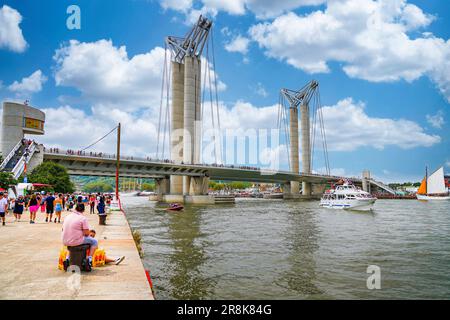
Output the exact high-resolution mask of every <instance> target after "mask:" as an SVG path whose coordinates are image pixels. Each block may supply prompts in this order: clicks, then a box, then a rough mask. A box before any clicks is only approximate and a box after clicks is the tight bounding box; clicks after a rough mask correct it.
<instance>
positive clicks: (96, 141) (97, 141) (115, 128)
mask: <svg viewBox="0 0 450 320" xmlns="http://www.w3.org/2000/svg"><path fill="white" fill-rule="evenodd" d="M118 127H119V126H115V127H114V128H113V129H112V130H111V131H109V132H108V133H107V134H105V135H104V136H103V137H101V138H99V139H97V140H95V141H94V142H93V143H91V144H90V145H88V146H87V147H84V148H79V149H80V151H84V150H87V149H89V148H91V147H93V146H94V145H96V144H97V143H99V142H100V141H102V140H103V139H105V138H106V137H107V136H109V135H110V134H111V133H113V132H114V131H116V130H117V128H118Z"/></svg>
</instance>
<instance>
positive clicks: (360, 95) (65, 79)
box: [0, 0, 450, 182]
mask: <svg viewBox="0 0 450 320" xmlns="http://www.w3.org/2000/svg"><path fill="white" fill-rule="evenodd" d="M353 3H354V0H333V1H326V0H290V1H277V2H276V6H274V5H273V4H272V2H271V1H255V0H232V1H221V0H203V1H190V0H184V1H170V0H161V1H156V0H153V1H146V0H133V1H124V0H110V1H92V0H90V1H63V0H53V1H50V0H46V1H39V2H38V1H0V10H2V11H1V12H2V14H0V100H2V101H3V100H21V101H23V100H25V99H29V100H30V101H31V103H32V105H34V106H38V107H40V108H43V109H45V110H46V112H47V124H46V126H47V135H46V136H45V137H40V138H39V140H40V141H43V142H44V143H46V144H47V145H53V146H60V147H62V146H68V147H71V148H77V147H80V146H85V145H88V144H89V143H90V142H91V141H93V140H95V139H96V138H97V137H99V136H101V135H103V133H106V132H108V131H109V129H110V128H112V127H113V125H114V123H116V122H117V121H122V122H123V123H124V135H125V138H124V141H125V144H126V145H125V147H124V152H125V153H129V154H133V153H135V154H140V155H143V154H148V155H151V154H152V153H154V152H155V141H156V138H155V135H156V126H157V118H158V114H157V110H158V108H159V90H160V83H161V80H160V78H161V71H162V70H161V68H162V66H161V62H162V61H163V60H161V59H162V52H163V51H161V50H158V48H163V47H164V38H165V36H167V35H179V36H182V35H184V34H185V33H186V31H187V30H188V29H189V28H190V25H191V24H190V22H191V21H192V19H193V17H194V18H195V17H196V16H197V15H198V13H199V12H203V13H205V14H206V15H207V16H208V17H210V18H211V19H212V20H213V21H214V42H215V54H216V72H217V75H218V79H219V81H220V82H221V83H222V84H223V88H222V89H221V90H220V91H219V99H220V101H221V108H223V113H224V115H223V119H224V124H223V126H222V127H224V126H225V127H227V123H228V124H229V125H230V127H234V126H238V127H239V126H241V127H242V126H244V127H245V126H247V125H248V126H250V124H249V123H251V124H252V125H253V127H255V126H256V129H258V128H269V127H273V123H275V122H276V119H274V110H276V108H275V107H273V106H275V105H276V104H277V102H278V92H279V90H280V89H281V88H284V87H287V88H291V89H296V88H300V87H302V86H303V85H304V84H306V83H307V82H309V81H310V80H311V79H316V80H318V81H319V83H320V93H321V100H322V104H323V105H324V106H327V108H328V109H327V108H324V112H325V115H324V116H325V125H326V129H327V130H328V128H329V130H330V131H329V135H330V136H329V140H330V151H329V157H330V165H331V168H333V170H334V172H335V173H342V174H346V175H359V174H360V172H361V171H362V170H363V169H365V168H368V169H370V170H371V171H372V173H373V175H375V176H376V177H378V178H380V179H381V180H384V181H388V182H390V181H405V180H419V179H420V177H421V176H422V175H423V172H424V167H425V165H428V166H429V167H430V168H437V167H438V166H441V165H446V171H447V172H448V171H450V139H449V136H450V135H449V133H450V125H449V114H450V112H449V110H450V106H449V101H450V62H449V61H450V42H448V40H449V39H450V3H448V1H438V0H431V1H404V0H394V1H375V0H363V1H361V2H359V3H360V6H359V7H355V6H354V5H353ZM386 3H387V4H386ZM72 4H76V5H78V6H79V7H80V9H81V30H69V29H68V28H67V27H66V19H67V18H68V16H69V15H68V14H67V13H66V9H67V7H68V6H69V5H72ZM304 4H313V5H306V6H305V5H304ZM5 6H7V8H8V10H6V9H5ZM2 8H3V9H2ZM16 12H17V14H18V15H19V16H20V18H17V14H16ZM18 19H19V20H18ZM364 19H366V20H364ZM369 26H370V27H369ZM366 27H367V30H366V29H365V28H366ZM18 29H19V30H20V32H21V34H20V32H19V33H17V30H18ZM2 32H3V33H2ZM14 32H15V33H14ZM239 38H240V40H241V41H240V42H239V41H235V40H237V39H239ZM103 39H104V40H105V41H103V42H102V41H101V40H103ZM71 40H76V41H77V42H74V41H72V42H70V41H71ZM109 41H111V42H109ZM122 46H124V47H123V48H122V51H120V49H119V48H120V47H122ZM58 49H60V51H59V52H58V55H56V52H57V50H58ZM55 55H56V56H55ZM56 57H58V59H59V60H58V59H56ZM134 58H139V59H134ZM39 70H40V72H38V71H39ZM36 72H38V73H36ZM14 83H15V85H14ZM221 114H222V111H221ZM249 118H250V119H249ZM255 119H258V120H260V121H261V123H259V124H255V123H254V122H255V121H256V120H255ZM363 131H364V132H363ZM331 135H332V136H331ZM113 143H114V141H113V140H111V141H108V140H107V141H105V143H104V144H101V145H99V146H98V148H99V149H101V150H106V151H109V150H113ZM281 149H282V148H281ZM280 152H283V151H280ZM318 157H319V158H318V159H317V163H318V167H317V168H315V169H319V167H320V166H321V163H322V162H321V161H322V160H321V158H320V156H319V154H318ZM281 158H283V156H282V155H281ZM322 166H323V164H322Z"/></svg>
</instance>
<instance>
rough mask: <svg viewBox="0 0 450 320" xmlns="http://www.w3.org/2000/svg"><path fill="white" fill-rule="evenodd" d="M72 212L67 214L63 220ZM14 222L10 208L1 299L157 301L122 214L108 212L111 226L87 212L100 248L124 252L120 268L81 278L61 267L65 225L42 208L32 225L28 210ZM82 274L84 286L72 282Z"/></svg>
mask: <svg viewBox="0 0 450 320" xmlns="http://www.w3.org/2000/svg"><path fill="white" fill-rule="evenodd" d="M67 214H68V212H63V219H64V216H66V215H67ZM22 216H23V217H22V221H21V222H14V216H13V214H12V213H11V211H10V214H9V215H8V216H7V221H6V226H3V227H2V226H0V243H1V244H2V245H1V249H0V283H1V286H0V299H4V300H12V299H14V300H16V299H18V300H24V299H25V300H134V299H136V300H153V299H154V297H153V295H152V292H151V288H150V285H149V283H148V281H147V277H146V275H145V270H144V267H143V264H142V261H141V259H140V257H139V253H138V250H137V248H136V245H135V243H134V240H133V236H132V233H131V229H130V226H129V224H128V221H127V219H126V217H125V215H124V214H123V213H122V212H112V213H111V214H109V215H108V218H107V221H106V223H107V225H106V226H100V225H98V216H97V215H96V214H89V213H88V211H87V212H85V216H86V217H87V218H88V220H89V225H90V227H91V229H95V230H96V231H97V237H96V238H97V239H98V240H99V247H100V248H103V249H105V251H106V254H107V256H112V257H114V256H121V255H124V256H125V260H124V261H123V262H122V263H121V264H120V265H118V266H116V265H114V264H108V265H105V266H103V267H98V268H94V269H93V270H92V272H90V273H86V272H82V273H81V277H78V275H74V274H72V273H66V272H64V271H61V270H59V269H58V257H59V252H60V250H61V248H62V243H61V227H62V223H61V224H57V223H53V222H52V223H46V222H45V215H44V214H43V213H40V212H38V215H37V219H36V223H35V224H30V223H29V213H28V212H24V214H23V215H22ZM77 277H78V278H79V279H80V280H81V281H80V282H79V283H80V286H77V285H75V286H74V285H73V284H71V283H74V282H73V281H76V279H77Z"/></svg>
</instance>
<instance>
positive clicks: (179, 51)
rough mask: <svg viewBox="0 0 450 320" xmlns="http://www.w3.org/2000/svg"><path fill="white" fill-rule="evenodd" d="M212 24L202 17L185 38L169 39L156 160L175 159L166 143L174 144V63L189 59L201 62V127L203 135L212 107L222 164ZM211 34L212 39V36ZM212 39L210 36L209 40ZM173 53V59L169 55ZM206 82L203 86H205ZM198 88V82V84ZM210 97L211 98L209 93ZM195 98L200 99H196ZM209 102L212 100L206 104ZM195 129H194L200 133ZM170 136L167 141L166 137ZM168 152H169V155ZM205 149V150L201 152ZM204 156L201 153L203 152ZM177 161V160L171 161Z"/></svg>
mask: <svg viewBox="0 0 450 320" xmlns="http://www.w3.org/2000/svg"><path fill="white" fill-rule="evenodd" d="M213 33H214V32H213V29H212V22H210V21H209V20H208V19H205V18H203V17H202V16H200V17H199V20H198V22H197V24H196V25H195V26H194V27H193V29H191V30H190V31H189V32H188V33H187V34H186V36H185V37H184V38H180V37H173V36H169V37H167V38H166V43H165V54H164V65H163V68H162V69H163V70H162V81H161V95H160V105H159V116H158V133H157V145H156V157H157V158H160V159H171V154H170V147H167V148H166V144H169V145H170V141H171V138H170V135H171V128H170V123H171V117H173V114H171V106H170V105H171V103H172V98H173V97H172V90H171V89H172V88H171V86H172V83H171V82H172V81H171V74H172V63H171V61H174V62H177V63H180V64H182V63H184V60H185V58H186V57H195V58H198V59H200V66H201V70H202V74H200V80H201V81H199V82H200V88H199V89H196V90H200V89H201V90H202V92H201V97H200V99H199V100H200V119H201V128H200V130H201V131H202V132H203V126H204V123H203V122H204V121H203V120H204V118H203V115H204V113H205V109H206V108H210V110H209V111H210V112H211V126H212V128H213V140H214V156H215V161H216V163H221V162H222V159H221V152H220V150H221V148H222V145H221V140H222V139H221V137H220V131H221V129H220V110H219V98H218V81H217V73H216V62H215V54H214V40H213ZM209 35H210V36H209ZM208 36H209V37H208ZM203 49H206V50H205V51H206V52H205V56H202V53H203ZM168 51H169V52H170V59H169V56H168ZM202 82H203V83H202ZM195 86H197V83H196V84H195ZM206 91H209V94H208V95H207V92H206ZM195 99H197V97H196V96H195ZM207 99H209V101H206V100H207ZM196 129H197V128H195V129H194V130H196ZM167 136H168V137H169V138H168V139H166V137H167ZM202 140H203V139H202V137H201V138H200V148H201V144H202ZM166 150H168V151H167V153H166ZM200 150H201V149H200ZM200 154H201V153H200ZM171 160H173V159H171Z"/></svg>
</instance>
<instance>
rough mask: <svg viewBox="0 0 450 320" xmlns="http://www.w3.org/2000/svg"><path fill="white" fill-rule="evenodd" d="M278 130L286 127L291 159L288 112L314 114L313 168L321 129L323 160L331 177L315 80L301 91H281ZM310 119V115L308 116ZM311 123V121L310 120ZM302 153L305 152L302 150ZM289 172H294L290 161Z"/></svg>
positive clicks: (287, 144)
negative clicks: (291, 109)
mask: <svg viewBox="0 0 450 320" xmlns="http://www.w3.org/2000/svg"><path fill="white" fill-rule="evenodd" d="M300 106H308V108H300ZM278 108H279V109H278V120H277V126H278V129H281V126H282V125H283V126H284V133H285V136H286V150H287V156H288V159H290V150H289V145H290V141H291V139H292V137H290V133H289V119H288V116H287V110H288V109H289V108H296V109H297V110H299V109H302V110H300V111H301V112H309V111H311V112H312V128H310V135H309V136H310V147H311V158H310V161H311V168H312V167H313V161H314V154H315V152H314V151H315V150H314V149H315V145H316V140H317V138H316V135H317V131H318V129H317V128H319V130H320V131H319V133H320V140H321V142H322V150H323V159H324V165H325V171H326V174H328V175H330V163H329V158H328V146H327V140H326V132H325V124H324V121H323V112H322V105H321V100H320V92H319V84H318V82H317V81H315V80H313V81H311V82H309V83H308V84H306V85H305V86H304V87H303V88H301V89H300V90H289V89H282V90H281V91H280V97H279V104H278ZM308 117H309V114H308ZM310 121H311V120H310ZM282 122H283V123H282ZM302 152H305V151H304V150H302ZM289 170H292V167H291V163H290V161H289Z"/></svg>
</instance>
